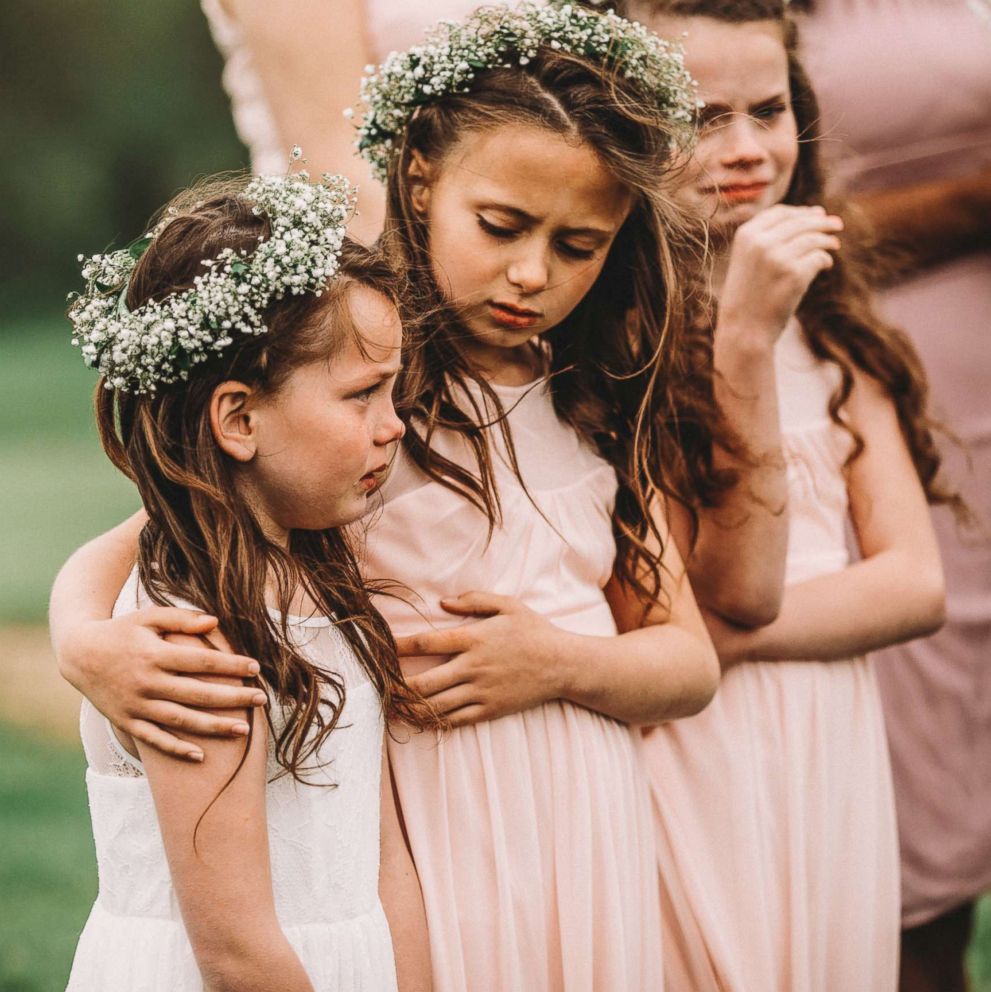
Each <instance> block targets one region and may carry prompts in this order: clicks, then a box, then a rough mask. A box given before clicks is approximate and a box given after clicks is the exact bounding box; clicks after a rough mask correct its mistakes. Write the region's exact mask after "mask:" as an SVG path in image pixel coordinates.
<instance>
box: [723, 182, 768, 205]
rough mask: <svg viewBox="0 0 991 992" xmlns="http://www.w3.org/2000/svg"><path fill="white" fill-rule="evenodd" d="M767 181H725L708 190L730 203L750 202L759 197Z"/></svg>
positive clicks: (765, 187)
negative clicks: (723, 183)
mask: <svg viewBox="0 0 991 992" xmlns="http://www.w3.org/2000/svg"><path fill="white" fill-rule="evenodd" d="M769 185H770V184H769V183H726V184H725V185H722V186H717V187H715V188H714V189H712V190H711V191H710V192H713V193H717V194H718V195H719V198H720V199H721V200H727V201H728V202H730V203H750V202H752V201H753V200H757V199H759V198H760V196H761V194H762V193H763V192H764V190H766V189H767V187H768V186H769Z"/></svg>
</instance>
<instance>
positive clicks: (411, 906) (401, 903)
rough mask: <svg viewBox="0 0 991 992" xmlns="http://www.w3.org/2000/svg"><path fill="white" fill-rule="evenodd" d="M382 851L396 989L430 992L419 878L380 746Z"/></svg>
mask: <svg viewBox="0 0 991 992" xmlns="http://www.w3.org/2000/svg"><path fill="white" fill-rule="evenodd" d="M382 750H383V754H382V802H381V810H382V839H381V844H382V855H381V859H380V867H379V897H380V898H381V900H382V908H383V909H384V910H385V915H386V919H387V920H388V921H389V931H390V932H391V934H392V947H393V950H394V951H395V955H396V974H397V977H398V979H399V992H430V990H431V989H432V988H433V980H432V974H431V967H430V942H429V940H428V939H427V917H426V913H425V911H424V908H423V894H422V893H421V892H420V880H419V878H418V877H417V874H416V868H415V867H414V865H413V858H412V856H411V855H410V851H409V847H408V846H407V843H406V838H405V836H404V835H403V829H402V826H401V824H400V822H399V813H398V810H397V808H396V796H395V791H394V789H393V785H392V771H391V769H390V767H389V757H388V752H387V750H386V749H385V748H383V749H382Z"/></svg>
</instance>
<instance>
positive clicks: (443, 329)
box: [383, 46, 735, 602]
mask: <svg viewBox="0 0 991 992" xmlns="http://www.w3.org/2000/svg"><path fill="white" fill-rule="evenodd" d="M521 123H522V124H526V125H531V126H535V127H538V128H541V129H544V130H546V131H549V132H551V133H552V134H558V135H562V136H564V137H566V138H567V139H568V140H578V141H580V142H582V143H583V144H585V145H586V146H587V147H589V148H590V149H592V150H594V152H595V153H596V154H597V155H598V156H599V158H600V160H601V161H602V162H603V164H604V165H605V167H606V168H607V169H608V170H609V171H610V172H611V173H612V174H613V175H614V176H615V177H616V179H617V180H618V181H619V182H620V183H621V184H622V185H623V186H624V187H625V188H626V190H627V191H628V192H629V194H630V196H631V200H632V204H633V206H632V209H631V211H630V213H629V215H628V217H627V219H626V221H625V223H624V225H623V227H622V229H621V230H620V232H619V233H618V235H617V236H616V239H615V241H614V243H613V245H612V247H611V249H610V252H609V255H608V258H607V259H606V262H605V264H604V267H603V269H602V272H601V273H600V275H599V277H598V279H597V281H596V282H595V284H594V285H593V287H592V288H591V289H590V290H589V292H588V293H587V294H586V296H585V297H584V299H582V301H581V302H580V303H579V304H578V306H577V307H576V308H575V310H574V311H573V312H572V313H571V314H570V315H569V316H568V317H567V318H565V319H564V320H563V321H562V322H561V323H560V324H559V325H557V326H556V327H554V328H552V329H551V330H549V331H547V332H546V333H545V334H544V335H543V338H544V340H545V341H546V342H547V343H548V344H549V345H550V348H549V354H550V359H549V361H550V370H549V371H550V377H549V385H550V390H551V393H552V397H553V402H554V406H555V410H556V412H557V414H558V416H559V417H560V418H561V419H562V420H563V421H564V422H566V423H568V424H569V425H570V426H571V427H573V428H574V429H575V431H576V432H577V433H578V435H579V436H580V437H581V438H582V439H583V440H584V441H586V442H587V443H588V444H590V445H591V446H592V447H593V448H594V449H596V450H597V451H598V452H599V453H600V454H601V456H602V457H603V458H604V459H605V460H606V461H608V462H609V463H610V464H611V465H612V466H613V467H614V469H615V470H616V473H617V476H618V479H619V490H618V494H617V499H616V506H615V512H614V516H613V525H614V532H615V537H616V542H617V559H616V568H617V572H618V574H619V575H620V576H621V578H622V579H623V580H624V581H625V582H626V583H627V584H628V585H629V586H630V587H631V588H633V589H634V590H636V591H637V592H638V593H639V595H640V596H641V597H642V598H643V599H644V600H645V602H646V601H650V600H653V599H654V598H656V596H657V595H658V593H659V590H660V588H661V578H662V575H661V569H660V563H659V559H658V557H657V555H656V553H654V554H652V553H651V552H650V551H649V550H648V541H649V540H650V539H653V540H654V541H656V542H657V543H658V544H661V545H663V541H662V536H661V534H660V533H659V530H658V527H657V525H656V523H655V520H654V517H653V513H655V512H657V510H658V507H659V506H660V507H662V508H663V505H664V504H666V502H667V501H668V500H675V501H677V502H679V503H682V504H684V505H685V506H686V507H687V508H688V509H689V513H690V514H692V515H693V516H694V514H695V509H696V507H697V506H698V504H699V503H700V502H703V503H707V504H708V503H714V502H716V501H718V499H719V497H720V495H721V494H722V493H723V492H724V491H725V490H726V489H727V488H728V487H729V486H730V485H732V484H733V482H734V481H735V477H734V475H733V473H731V472H728V471H719V470H717V469H716V468H715V467H714V465H713V457H712V448H713V445H714V444H715V443H716V440H717V438H718V439H720V440H725V441H726V443H727V444H730V443H731V442H730V440H729V432H728V428H726V425H725V424H724V422H723V420H722V418H721V415H720V413H719V410H718V407H717V405H716V404H715V402H714V398H713V394H712V390H711V379H710V376H709V374H708V369H707V368H706V360H705V357H704V356H702V357H701V358H700V357H699V356H698V354H697V349H693V347H692V344H691V342H690V339H689V336H688V335H687V334H686V327H685V324H684V320H683V314H684V312H685V305H684V299H683V294H684V292H685V286H684V283H683V279H682V273H683V272H685V271H686V270H689V271H691V270H694V269H697V267H698V264H699V259H698V255H699V251H700V247H699V244H700V242H699V240H698V239H697V236H696V232H695V231H694V230H693V228H692V226H691V225H690V224H689V223H688V222H687V221H686V219H685V218H684V217H683V216H682V214H681V212H680V211H679V209H678V208H677V207H676V206H675V204H674V201H673V199H672V198H671V197H670V196H669V195H668V192H667V191H668V190H669V189H670V188H671V187H670V184H669V182H668V181H667V179H668V178H669V177H670V176H671V174H672V172H673V170H674V168H675V166H674V157H673V151H674V149H676V148H677V147H678V145H679V141H681V140H683V135H680V134H679V132H678V131H677V128H676V125H674V123H673V122H672V121H671V119H670V118H669V117H668V116H667V115H666V114H665V112H664V109H663V108H662V107H660V106H658V104H657V101H655V100H651V99H650V98H649V97H648V96H645V95H644V94H643V93H642V92H640V91H639V90H638V89H637V88H636V86H634V85H633V84H631V83H629V82H628V81H626V80H625V79H623V78H622V77H621V76H618V75H616V74H615V73H614V72H612V71H611V70H608V69H607V68H605V67H604V66H603V65H601V64H599V63H597V62H596V61H595V60H593V59H590V58H586V57H580V56H576V55H574V54H571V53H566V52H563V51H559V50H555V49H552V48H550V47H546V46H545V47H542V48H541V49H540V50H539V51H538V53H537V54H536V55H535V56H534V57H533V58H531V59H530V61H529V62H528V63H527V64H526V65H525V66H519V65H514V66H512V67H510V68H494V69H489V70H486V71H482V72H479V73H478V75H477V76H476V78H475V79H474V81H473V82H472V84H471V86H470V88H469V90H468V91H467V92H465V93H452V94H447V95H445V96H443V97H440V98H438V99H437V100H435V101H432V102H430V103H427V104H425V105H424V106H422V107H420V108H419V109H418V111H417V113H416V114H415V116H414V118H413V120H412V121H411V122H410V124H409V127H408V129H407V130H406V132H405V134H404V135H403V137H402V139H401V141H400V144H399V147H398V148H397V149H396V153H395V156H394V158H393V161H392V164H391V166H390V169H389V174H388V180H387V195H388V200H387V215H386V231H385V234H384V235H383V239H384V243H385V244H386V245H387V246H388V248H389V250H390V251H391V253H392V255H393V257H394V258H396V259H397V260H398V261H399V262H400V263H401V264H402V265H403V267H404V268H405V269H406V270H407V271H408V272H409V273H410V280H411V283H412V290H413V296H412V300H413V304H414V306H415V308H416V309H417V310H418V311H419V314H420V317H419V319H417V317H416V315H413V316H412V319H411V320H410V321H409V324H408V327H409V328H411V337H412V338H413V340H414V341H415V347H414V348H412V349H411V352H412V353H411V356H410V358H409V360H408V368H407V372H406V373H405V376H404V379H403V382H402V385H401V398H402V400H403V404H404V413H405V414H406V415H407V417H408V419H409V422H410V429H409V430H408V431H407V433H406V437H405V439H404V442H403V443H404V445H405V450H406V451H407V452H408V454H409V456H410V458H411V459H412V461H413V462H414V463H415V464H416V465H417V466H418V467H419V468H420V469H421V470H422V471H423V472H424V473H426V474H427V475H428V476H429V477H431V478H432V479H434V480H435V481H437V482H439V483H440V484H442V485H445V486H448V487H449V488H451V489H453V490H455V491H457V492H459V493H460V494H461V495H463V496H464V498H465V499H468V500H470V501H471V502H472V503H474V504H475V505H476V506H477V507H478V508H479V509H480V511H482V512H483V513H485V514H486V516H487V517H488V520H489V525H490V528H491V527H494V526H496V525H497V524H498V521H499V514H500V508H499V498H498V493H497V492H496V487H495V483H494V479H493V472H492V457H491V453H490V450H489V438H488V435H487V428H488V427H491V426H493V424H496V423H497V424H498V426H499V429H500V430H501V431H502V432H503V436H504V438H505V440H506V442H507V445H506V446H507V448H508V449H509V451H510V452H512V440H511V438H510V437H509V431H508V427H507V425H506V422H505V419H504V417H503V416H502V413H503V410H502V407H501V406H500V404H499V399H498V397H497V396H496V395H495V393H494V391H493V390H492V389H491V388H490V387H489V386H488V385H487V384H486V383H485V382H484V380H482V379H479V378H478V377H477V376H476V374H475V373H473V371H472V369H471V367H470V365H469V363H468V361H467V360H466V358H465V356H464V354H463V352H462V351H461V349H460V347H459V343H458V342H459V339H461V338H463V337H464V335H465V333H466V332H465V331H464V329H463V328H462V327H460V326H459V318H458V315H457V313H456V312H455V311H454V310H453V309H452V308H451V307H449V306H447V305H446V303H445V300H444V299H443V296H442V294H441V291H440V290H439V288H438V286H437V284H436V282H435V280H434V278H433V276H432V269H431V265H430V257H429V250H428V243H429V239H428V230H427V223H426V221H425V220H424V219H423V218H422V217H421V216H420V215H419V214H418V212H417V210H416V209H415V208H414V204H413V199H412V191H413V184H412V183H411V181H410V179H409V178H408V169H409V166H410V162H411V160H412V157H413V155H414V153H419V155H421V156H423V158H424V159H425V160H426V161H427V162H428V163H430V164H431V165H433V166H436V167H440V168H442V167H443V163H444V160H445V157H446V156H447V155H448V154H449V153H450V151H451V149H452V148H454V147H455V145H456V144H457V143H458V141H459V140H460V139H462V138H463V137H464V136H465V135H466V134H470V133H473V132H479V131H483V130H485V131H491V130H493V129H495V128H498V127H500V126H503V125H506V124H521ZM468 380H475V381H476V382H477V383H478V387H479V388H480V389H481V390H482V393H483V397H484V402H483V403H481V404H477V403H476V404H475V405H474V408H473V409H471V410H466V409H465V400H464V397H465V396H468V397H469V398H470V397H471V395H472V394H471V392H470V391H469V390H466V389H465V388H463V387H464V385H465V383H466V381H468ZM491 410H495V411H496V412H497V416H496V417H492V416H491V415H489V411H491ZM439 429H444V430H448V431H455V432H457V433H458V434H460V435H461V436H462V437H463V438H464V440H465V442H466V444H467V445H468V446H469V448H470V450H471V451H472V454H473V459H474V462H475V466H474V470H469V469H466V468H464V467H462V466H460V465H457V464H455V463H453V462H451V461H449V460H447V459H445V458H444V457H442V456H441V455H440V454H439V453H438V452H437V451H436V450H434V448H433V447H432V445H431V438H432V436H433V434H434V431H436V430H439ZM517 475H519V472H517ZM521 481H522V480H521Z"/></svg>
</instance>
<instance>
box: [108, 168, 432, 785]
mask: <svg viewBox="0 0 991 992" xmlns="http://www.w3.org/2000/svg"><path fill="white" fill-rule="evenodd" d="M248 181H249V177H236V178H229V177H221V178H217V179H212V180H208V181H205V182H202V183H200V184H198V185H197V186H195V187H193V188H192V189H190V190H187V191H185V192H183V193H181V194H179V195H178V196H177V197H176V198H175V199H173V200H172V201H171V202H170V203H169V204H168V205H167V206H166V207H165V208H163V210H162V211H161V212H160V214H159V217H160V227H161V229H160V230H159V231H158V233H157V234H156V235H155V237H154V239H153V240H152V241H151V243H150V245H149V247H148V248H147V250H146V251H145V252H144V254H143V255H142V256H141V258H140V260H139V261H138V263H137V265H136V267H135V269H134V271H133V272H132V274H131V278H130V281H129V284H128V288H127V297H126V303H127V306H128V308H129V309H131V310H135V309H137V308H138V307H140V306H142V305H143V304H145V303H147V302H149V301H150V300H156V299H161V298H162V297H163V296H166V295H169V294H172V293H177V292H181V291H183V290H186V289H188V288H190V287H191V286H192V285H193V279H194V277H196V276H197V275H198V274H202V273H204V272H205V271H206V269H205V268H204V265H203V263H204V261H208V260H210V259H214V258H216V257H217V256H218V255H219V254H220V252H221V251H222V250H223V249H225V248H232V249H234V250H235V251H238V252H239V251H241V250H242V249H243V250H244V251H246V252H251V251H252V250H253V249H254V248H255V247H256V246H257V244H258V241H259V238H264V237H267V236H268V235H269V233H270V227H269V223H268V220H267V219H266V218H265V217H264V216H257V215H256V214H255V213H254V212H253V207H252V205H251V204H250V203H249V202H248V201H247V200H246V199H245V198H244V197H243V195H242V194H243V192H244V188H245V186H246V185H247V182H248ZM356 283H359V284H361V285H364V286H368V287H369V288H371V289H373V290H375V291H376V292H379V293H382V294H383V295H385V296H386V297H388V298H389V299H390V300H392V301H393V302H395V301H396V300H397V298H398V293H399V287H398V285H397V280H396V278H395V276H394V274H393V270H392V269H391V267H390V266H389V265H388V264H387V263H386V262H385V261H384V259H383V258H382V257H381V255H379V254H378V253H377V252H375V251H373V250H371V249H368V248H364V247H362V246H360V245H358V244H357V243H355V242H354V241H351V240H346V241H345V244H344V247H343V250H342V252H341V257H340V270H339V273H338V275H337V276H336V277H335V278H334V279H332V280H331V281H330V282H329V283H328V285H327V287H326V289H325V290H324V292H323V293H322V295H321V296H320V297H318V296H317V295H316V294H315V293H306V294H303V295H299V296H287V297H286V298H284V299H282V300H278V301H275V302H273V303H271V304H270V305H269V307H268V310H267V312H266V314H265V323H266V326H267V328H268V330H267V333H265V334H263V335H258V336H242V337H241V339H240V340H238V341H237V342H236V343H235V344H233V345H231V346H230V347H229V348H228V349H227V350H226V351H225V352H223V353H222V354H220V355H218V356H215V357H213V358H212V359H210V360H209V361H208V362H205V363H203V364H201V365H197V366H196V367H195V371H194V372H193V374H192V375H191V376H190V377H189V379H188V380H187V381H185V382H178V383H175V384H173V385H168V386H159V388H158V390H157V391H156V392H155V393H152V394H150V395H147V394H146V395H137V394H134V393H130V392H126V391H123V390H118V389H112V388H107V384H106V383H105V381H103V380H101V382H100V384H99V385H98V386H97V392H96V400H95V402H96V415H97V424H98V427H99V431H100V437H101V440H102V442H103V447H104V449H105V450H106V452H107V455H108V456H109V457H110V459H111V461H112V462H113V463H114V464H115V465H116V466H117V468H119V469H120V470H121V471H122V472H123V473H124V474H125V475H127V476H128V478H130V479H131V480H132V481H133V482H134V483H135V485H136V486H137V488H138V491H139V493H140V495H141V500H142V503H143V504H144V508H145V510H146V511H147V514H148V522H147V523H146V524H145V527H144V529H143V530H142V532H141V536H140V540H139V549H138V571H139V575H140V579H141V582H142V584H143V586H144V587H145V589H146V590H147V591H148V594H149V595H150V597H151V598H152V600H154V601H155V602H157V603H159V604H161V605H169V604H171V603H173V602H174V601H176V600H177V599H178V600H185V601H187V602H190V603H192V604H193V605H195V606H196V607H198V608H200V609H203V610H206V611H207V612H209V613H211V614H213V615H214V616H216V617H217V618H218V620H219V621H220V629H221V630H223V631H224V632H225V634H226V635H227V636H228V637H229V639H230V641H231V643H232V644H233V645H234V648H235V649H236V650H237V651H239V652H242V653H244V654H247V655H250V656H251V657H253V658H255V659H257V661H258V662H259V664H260V666H261V673H260V676H259V680H260V683H261V684H262V685H264V686H265V687H266V689H267V690H268V691H269V693H270V695H271V696H272V697H273V699H274V701H275V702H277V703H278V704H280V705H279V711H280V726H279V727H278V728H276V727H275V726H274V725H273V722H272V717H271V714H270V713H269V712H267V720H268V723H269V729H270V730H271V731H272V733H273V736H274V739H275V749H276V757H277V759H278V761H279V763H280V764H281V765H282V767H283V768H284V769H285V771H287V772H289V773H291V774H293V775H294V776H296V777H297V778H299V779H300V780H302V778H303V774H304V770H305V769H304V765H305V764H306V762H307V760H308V759H309V758H311V757H312V756H313V755H314V754H315V753H316V752H317V751H318V749H319V748H320V746H321V744H322V743H323V741H324V739H325V738H326V736H327V735H328V734H329V733H330V732H331V731H332V730H333V729H334V728H335V726H337V723H338V720H339V719H340V716H341V712H342V710H343V707H344V701H345V688H344V684H343V682H342V681H341V679H340V677H339V676H338V675H337V674H335V673H334V672H332V671H328V670H326V669H324V668H321V667H319V666H317V665H314V664H313V663H312V662H311V661H309V660H308V659H307V658H306V656H305V655H304V654H303V653H302V652H301V651H300V650H299V648H298V647H297V646H296V645H295V644H294V642H293V639H292V637H291V636H290V632H289V630H288V620H287V618H288V616H289V613H290V608H291V607H290V604H291V602H292V599H293V596H294V594H298V592H299V591H300V590H305V592H306V593H307V594H308V595H309V596H310V597H311V598H312V600H313V601H314V603H316V604H317V606H318V608H319V610H320V612H322V613H324V614H326V615H327V616H329V617H333V618H335V619H336V622H337V625H338V629H339V630H340V632H341V634H342V636H343V637H344V638H345V639H346V640H347V642H348V644H349V645H350V647H351V649H352V650H353V651H354V653H355V655H356V656H357V658H358V659H359V661H360V662H361V664H362V666H363V667H364V669H365V671H366V672H367V673H368V676H369V678H370V679H371V680H372V682H373V683H374V684H375V686H376V687H377V689H378V690H379V692H380V694H381V696H382V699H383V705H384V709H385V712H386V714H387V716H389V717H395V718H398V719H400V720H402V721H405V722H406V723H409V724H411V725H413V726H417V727H424V726H427V725H430V724H431V723H432V722H433V718H432V715H431V713H430V711H429V709H428V707H427V705H426V703H425V702H424V701H423V700H422V699H421V698H420V697H419V696H418V695H417V694H416V693H414V692H413V690H412V689H410V688H409V687H408V686H407V685H406V682H405V681H404V679H403V676H402V673H401V671H400V668H399V663H398V659H397V657H396V650H395V643H394V641H393V639H392V635H391V633H390V631H389V628H388V626H387V625H386V623H385V621H384V620H383V618H382V616H381V615H380V614H379V613H378V611H377V610H376V609H375V607H374V606H373V605H372V603H371V600H370V598H369V591H368V590H367V588H366V587H365V585H364V583H363V582H362V579H361V576H360V575H359V572H358V567H357V564H356V560H355V556H354V552H353V551H352V548H351V546H350V543H349V539H348V536H347V534H346V532H345V531H344V530H343V529H341V528H332V529H327V530H321V531H301V530H295V531H292V532H291V533H290V538H289V547H288V551H287V550H286V549H285V548H282V547H280V546H278V545H277V544H275V543H273V542H272V541H271V540H270V539H269V538H267V537H266V535H265V534H264V532H263V530H262V528H261V526H260V524H259V521H258V519H257V516H256V514H255V513H254V512H253V510H252V508H251V506H250V505H249V504H248V501H247V500H245V499H244V497H243V496H242V495H241V494H240V491H239V487H238V486H236V485H235V484H234V478H233V474H232V471H231V464H230V461H229V459H228V458H227V457H226V456H225V455H224V454H223V452H222V451H221V450H220V449H219V447H218V446H217V445H216V443H215V442H214V439H213V435H212V432H211V428H210V418H209V404H210V397H211V395H212V393H213V391H214V389H215V387H216V386H217V385H218V384H219V383H221V382H223V381H225V380H227V379H236V380H239V381H241V382H245V383H247V384H249V385H251V386H253V387H255V388H257V389H258V390H260V391H262V392H265V393H274V392H276V391H277V390H278V389H279V388H280V386H281V385H282V384H283V383H284V382H285V380H286V379H287V377H288V376H289V375H290V374H291V373H292V371H293V370H294V369H296V368H299V367H300V366H301V365H304V364H306V363H308V362H311V361H315V360H318V359H321V358H323V359H325V358H329V357H331V356H333V355H334V354H335V353H336V352H337V350H338V349H340V348H341V347H343V346H344V344H345V343H346V342H347V341H348V339H349V336H351V338H352V339H354V340H355V341H356V342H357V343H358V344H359V346H360V345H361V341H360V332H359V331H358V330H357V328H356V327H355V325H354V323H353V321H352V319H351V315H350V309H349V305H348V295H349V286H351V285H354V284H356ZM273 579H274V585H275V588H276V599H277V606H278V610H279V612H280V614H281V618H279V619H276V618H275V617H273V615H272V614H270V612H269V610H268V608H267V600H266V586H267V585H268V584H269V583H270V582H271V581H272V580H273ZM252 723H253V721H252Z"/></svg>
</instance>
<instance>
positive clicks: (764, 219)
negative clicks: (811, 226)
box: [742, 203, 826, 232]
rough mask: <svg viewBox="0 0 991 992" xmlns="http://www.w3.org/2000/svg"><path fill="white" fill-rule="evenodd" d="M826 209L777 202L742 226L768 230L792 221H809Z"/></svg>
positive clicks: (822, 214)
mask: <svg viewBox="0 0 991 992" xmlns="http://www.w3.org/2000/svg"><path fill="white" fill-rule="evenodd" d="M825 213H826V211H825V210H824V209H823V208H822V207H797V206H793V205H792V204H789V203H777V204H775V205H774V206H773V207H768V209H767V210H762V211H761V212H760V213H759V214H757V215H755V216H754V217H752V218H751V219H750V220H749V221H747V223H746V224H745V225H742V226H744V227H750V228H751V229H752V230H757V231H765V232H770V231H772V230H775V229H777V228H778V227H780V226H781V225H783V224H788V223H792V222H794V221H804V222H805V223H808V222H810V221H811V220H812V219H813V218H815V217H822V216H824V215H825Z"/></svg>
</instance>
